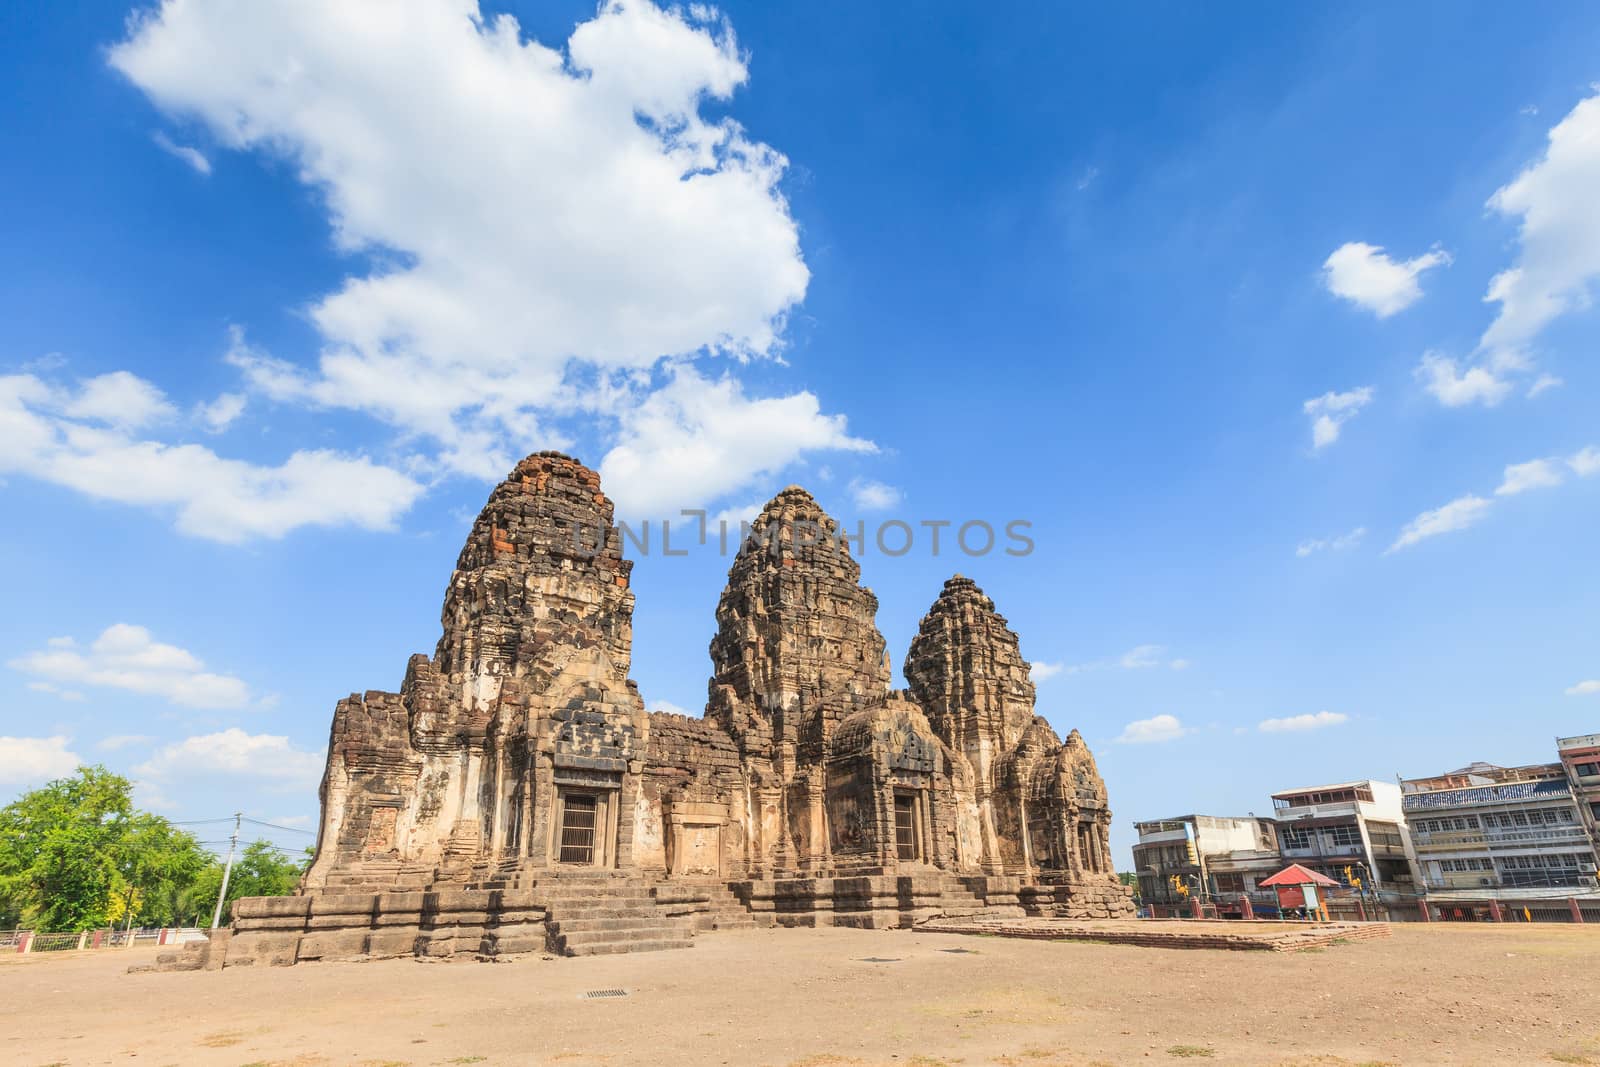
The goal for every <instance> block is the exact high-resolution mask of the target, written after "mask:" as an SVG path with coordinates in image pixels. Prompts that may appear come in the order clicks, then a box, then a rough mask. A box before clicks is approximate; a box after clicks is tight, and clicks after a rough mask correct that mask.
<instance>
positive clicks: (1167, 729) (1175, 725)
mask: <svg viewBox="0 0 1600 1067" xmlns="http://www.w3.org/2000/svg"><path fill="white" fill-rule="evenodd" d="M1190 732H1192V731H1191V730H1190V729H1189V728H1188V727H1186V726H1184V725H1183V723H1182V722H1181V721H1179V719H1178V717H1177V716H1176V715H1153V716H1151V717H1150V718H1148V719H1135V720H1134V721H1133V722H1130V723H1129V724H1128V725H1126V726H1124V727H1123V728H1122V733H1121V735H1119V736H1118V737H1117V741H1118V743H1119V744H1124V745H1148V744H1154V743H1156V742H1160V741H1176V740H1177V739H1178V738H1180V737H1182V736H1184V735H1185V734H1187V733H1190Z"/></svg>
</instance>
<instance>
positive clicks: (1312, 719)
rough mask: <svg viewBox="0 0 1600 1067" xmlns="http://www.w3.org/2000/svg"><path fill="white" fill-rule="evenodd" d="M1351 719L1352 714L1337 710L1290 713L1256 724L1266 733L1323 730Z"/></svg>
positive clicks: (1257, 727)
mask: <svg viewBox="0 0 1600 1067" xmlns="http://www.w3.org/2000/svg"><path fill="white" fill-rule="evenodd" d="M1349 721H1350V716H1348V715H1345V714H1343V713H1341V712H1337V711H1317V712H1308V713H1307V714H1304V715H1289V716H1286V717H1285V718H1281V719H1262V720H1261V721H1260V722H1259V723H1257V724H1256V729H1258V730H1260V731H1261V732H1262V733H1264V734H1283V733H1297V732H1300V731H1304V730H1322V729H1325V728H1327V727H1329V726H1340V725H1343V724H1344V723H1347V722H1349Z"/></svg>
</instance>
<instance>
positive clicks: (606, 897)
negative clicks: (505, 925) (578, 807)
mask: <svg viewBox="0 0 1600 1067" xmlns="http://www.w3.org/2000/svg"><path fill="white" fill-rule="evenodd" d="M530 888H532V889H533V890H534V891H535V892H536V893H537V894H538V895H539V896H540V897H541V898H542V899H543V900H544V901H545V904H546V907H547V908H548V909H549V911H548V913H547V917H546V919H545V944H546V947H547V948H548V949H549V951H551V952H553V953H555V954H556V955H558V956H605V955H613V954H616V953H623V952H658V951H661V950H663V949H672V948H691V947H693V945H694V920H693V918H692V917H691V916H687V915H677V916H675V915H672V914H670V913H669V912H668V911H667V910H665V909H663V908H662V907H660V906H659V905H658V904H657V901H656V889H657V885H655V884H652V883H651V882H649V881H647V880H645V879H644V878H641V877H638V876H633V877H628V876H625V875H620V874H619V873H617V872H611V871H601V872H594V873H590V872H582V873H577V872H566V871H562V872H558V873H555V874H543V875H541V876H540V877H539V878H538V879H537V880H536V881H535V882H534V883H533V885H532V886H531V887H530Z"/></svg>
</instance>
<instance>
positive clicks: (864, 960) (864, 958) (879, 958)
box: [856, 956, 900, 963]
mask: <svg viewBox="0 0 1600 1067" xmlns="http://www.w3.org/2000/svg"><path fill="white" fill-rule="evenodd" d="M856 962H857V963H899V962H900V957H899V956H895V957H893V958H885V957H883V956H862V957H861V958H860V959H858V960H856Z"/></svg>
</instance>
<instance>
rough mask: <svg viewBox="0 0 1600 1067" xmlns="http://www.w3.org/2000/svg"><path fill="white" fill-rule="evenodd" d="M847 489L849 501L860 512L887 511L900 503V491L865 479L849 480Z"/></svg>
mask: <svg viewBox="0 0 1600 1067" xmlns="http://www.w3.org/2000/svg"><path fill="white" fill-rule="evenodd" d="M848 488H849V491H850V499H851V500H852V501H854V502H855V506H856V508H857V509H858V510H860V511H888V510H889V509H890V508H893V507H898V506H899V504H900V501H901V494H900V490H898V489H896V488H895V487H894V486H892V485H885V484H884V483H883V482H875V481H872V480H870V479H867V478H852V479H850V485H849V486H848Z"/></svg>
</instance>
